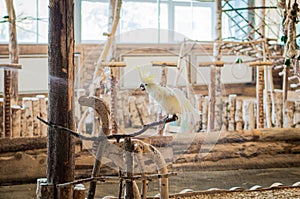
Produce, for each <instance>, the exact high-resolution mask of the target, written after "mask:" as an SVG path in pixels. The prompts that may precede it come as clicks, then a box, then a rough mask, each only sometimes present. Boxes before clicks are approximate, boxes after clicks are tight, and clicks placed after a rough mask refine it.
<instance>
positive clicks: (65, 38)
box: [47, 0, 75, 198]
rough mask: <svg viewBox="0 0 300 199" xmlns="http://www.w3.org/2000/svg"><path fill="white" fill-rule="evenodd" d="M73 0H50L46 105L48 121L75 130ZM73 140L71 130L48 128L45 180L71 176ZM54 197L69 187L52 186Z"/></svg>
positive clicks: (64, 193) (56, 181) (69, 192)
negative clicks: (58, 188)
mask: <svg viewBox="0 0 300 199" xmlns="http://www.w3.org/2000/svg"><path fill="white" fill-rule="evenodd" d="M73 54H74V2H73V0H50V1H49V48H48V56H49V61H48V64H49V109H48V120H49V122H51V123H54V124H58V125H61V126H64V127H66V128H69V129H72V130H74V113H73V110H74V107H73V106H74V57H73V56H74V55H73ZM74 167H75V160H74V141H73V138H72V136H71V135H70V134H66V133H65V132H63V131H61V130H57V129H55V130H54V129H53V128H48V157H47V182H48V183H50V184H54V185H55V184H59V183H64V182H69V181H73V180H74ZM54 192H55V198H60V197H64V198H71V197H72V190H71V187H69V188H67V189H64V190H62V191H59V190H56V189H55V190H54Z"/></svg>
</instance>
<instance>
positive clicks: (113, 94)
mask: <svg viewBox="0 0 300 199" xmlns="http://www.w3.org/2000/svg"><path fill="white" fill-rule="evenodd" d="M110 70H111V71H110V72H111V74H110V78H111V79H110V81H111V83H110V84H111V87H110V100H111V101H110V121H111V134H117V133H118V125H117V122H116V112H117V107H116V106H117V103H116V95H117V92H116V84H117V79H116V77H115V74H114V69H113V68H111V69H110Z"/></svg>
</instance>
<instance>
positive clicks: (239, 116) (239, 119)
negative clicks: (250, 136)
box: [235, 99, 244, 131]
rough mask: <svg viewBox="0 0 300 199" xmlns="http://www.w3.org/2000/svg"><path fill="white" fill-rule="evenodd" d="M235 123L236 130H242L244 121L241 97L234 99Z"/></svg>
mask: <svg viewBox="0 0 300 199" xmlns="http://www.w3.org/2000/svg"><path fill="white" fill-rule="evenodd" d="M235 123H236V130H237V131H240V130H243V123H244V122H243V100H242V99H237V100H236V112H235Z"/></svg>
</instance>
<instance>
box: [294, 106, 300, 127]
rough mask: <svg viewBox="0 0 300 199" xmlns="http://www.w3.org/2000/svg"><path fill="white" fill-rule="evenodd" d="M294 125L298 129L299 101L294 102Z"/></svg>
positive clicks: (299, 120) (299, 122) (299, 117)
mask: <svg viewBox="0 0 300 199" xmlns="http://www.w3.org/2000/svg"><path fill="white" fill-rule="evenodd" d="M294 124H296V126H295V127H296V128H300V100H297V101H295V115H294Z"/></svg>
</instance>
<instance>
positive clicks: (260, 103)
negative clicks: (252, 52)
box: [256, 67, 264, 128]
mask: <svg viewBox="0 0 300 199" xmlns="http://www.w3.org/2000/svg"><path fill="white" fill-rule="evenodd" d="M256 70H257V75H256V79H257V81H256V110H257V114H256V123H257V128H263V127H264V99H263V97H264V68H263V67H257V68H256Z"/></svg>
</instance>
